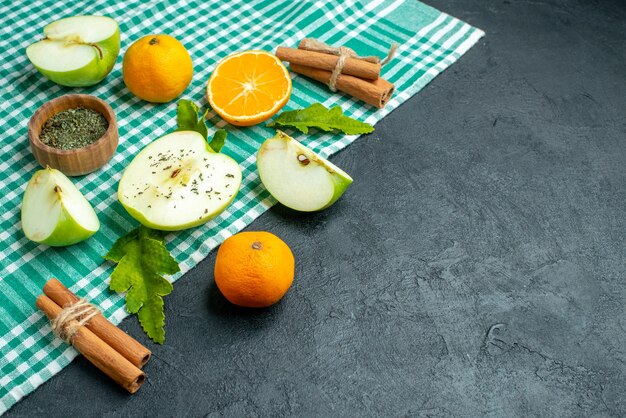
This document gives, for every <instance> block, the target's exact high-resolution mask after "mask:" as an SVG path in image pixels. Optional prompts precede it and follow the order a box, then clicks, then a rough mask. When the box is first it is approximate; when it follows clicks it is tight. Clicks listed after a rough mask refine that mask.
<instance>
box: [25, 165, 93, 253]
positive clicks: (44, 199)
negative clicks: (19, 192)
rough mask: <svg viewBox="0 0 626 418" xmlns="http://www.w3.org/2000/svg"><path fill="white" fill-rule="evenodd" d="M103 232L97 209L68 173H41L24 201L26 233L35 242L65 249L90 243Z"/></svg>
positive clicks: (32, 180) (30, 182)
mask: <svg viewBox="0 0 626 418" xmlns="http://www.w3.org/2000/svg"><path fill="white" fill-rule="evenodd" d="M98 229H100V222H99V221H98V217H97V216H96V212H94V210H93V208H92V207H91V205H90V204H89V202H88V201H87V199H85V197H84V196H83V195H82V194H81V193H80V191H78V189H77V188H76V186H74V183H72V182H71V180H70V179H68V178H67V177H66V176H65V174H63V173H61V172H60V171H58V170H55V169H53V168H46V169H45V170H39V171H37V172H36V173H35V174H34V175H33V177H32V178H31V179H30V181H29V182H28V185H27V186H26V191H25V192H24V198H23V199H22V230H23V231H24V235H26V238H28V239H29V240H31V241H34V242H38V243H40V244H47V245H51V246H65V245H72V244H76V243H77V242H80V241H83V240H86V239H87V238H89V237H90V236H92V235H93V234H95V233H96V232H97V231H98Z"/></svg>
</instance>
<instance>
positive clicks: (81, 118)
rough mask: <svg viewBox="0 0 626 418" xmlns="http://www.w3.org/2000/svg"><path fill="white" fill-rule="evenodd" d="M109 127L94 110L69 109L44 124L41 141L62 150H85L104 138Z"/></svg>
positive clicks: (104, 119)
mask: <svg viewBox="0 0 626 418" xmlns="http://www.w3.org/2000/svg"><path fill="white" fill-rule="evenodd" d="M108 127H109V122H108V121H107V120H106V118H105V117H104V116H102V114H100V113H99V112H97V111H95V110H93V109H86V108H83V107H79V108H77V109H67V110H64V111H62V112H59V113H57V114H56V115H54V116H52V117H51V118H50V119H48V120H47V121H46V123H44V124H43V127H42V129H41V133H40V134H39V139H41V142H43V143H44V144H46V145H49V146H51V147H54V148H58V149H62V150H70V149H77V148H83V147H86V146H87V145H89V144H92V143H94V142H95V141H96V140H98V139H99V138H100V137H102V135H104V133H105V132H106V130H107V128H108Z"/></svg>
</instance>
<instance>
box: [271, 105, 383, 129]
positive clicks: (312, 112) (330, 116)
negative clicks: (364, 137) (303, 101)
mask: <svg viewBox="0 0 626 418" xmlns="http://www.w3.org/2000/svg"><path fill="white" fill-rule="evenodd" d="M267 126H273V127H286V126H290V127H292V128H296V129H297V130H299V131H300V132H302V133H303V134H306V133H309V128H318V129H321V130H323V131H327V132H328V131H332V130H338V131H341V132H343V133H344V134H348V135H356V134H368V133H370V132H373V131H374V127H373V126H372V125H370V124H369V123H365V122H361V121H358V120H356V119H353V118H351V117H349V116H345V115H344V114H343V111H342V110H341V107H339V106H335V107H333V108H331V109H327V108H325V107H324V106H323V105H321V104H320V103H314V104H312V105H311V106H309V107H307V108H305V109H299V110H291V111H288V112H282V113H281V114H280V115H278V117H277V118H276V119H274V121H272V122H270V123H269V124H268V125H267Z"/></svg>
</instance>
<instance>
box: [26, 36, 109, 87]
mask: <svg viewBox="0 0 626 418" xmlns="http://www.w3.org/2000/svg"><path fill="white" fill-rule="evenodd" d="M45 33H46V28H44V34H45ZM40 42H46V40H43V41H40ZM95 45H96V46H97V47H98V49H99V51H98V49H96V48H95V47H94V51H95V52H96V53H95V54H94V58H93V60H91V62H89V63H88V64H87V65H85V66H84V67H82V68H79V69H76V70H73V71H65V72H58V71H50V70H46V69H43V68H41V67H38V66H37V65H35V64H34V62H33V60H32V59H31V58H30V56H29V48H30V46H29V47H27V48H26V55H27V56H28V57H29V60H30V62H31V64H33V66H34V67H35V68H36V69H37V71H39V72H40V73H41V74H42V75H43V76H44V77H46V78H47V79H48V80H50V81H53V82H55V83H57V84H60V85H61V86H66V87H88V86H93V85H95V84H98V83H99V82H101V81H102V80H104V78H105V77H106V76H107V75H108V74H109V73H110V72H111V70H112V69H113V66H114V65H115V61H116V60H117V56H118V55H119V53H120V28H119V26H118V27H117V30H116V31H115V33H114V34H113V35H111V36H109V37H108V38H107V39H105V40H103V41H100V42H97V43H95ZM101 56H102V57H101Z"/></svg>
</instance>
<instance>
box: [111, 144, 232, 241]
mask: <svg viewBox="0 0 626 418" xmlns="http://www.w3.org/2000/svg"><path fill="white" fill-rule="evenodd" d="M183 140H184V141H183ZM181 141H183V142H184V144H183V142H181ZM168 142H170V144H171V145H172V146H174V147H175V148H177V149H178V148H183V149H188V148H185V146H192V147H194V148H196V151H198V152H203V153H207V154H215V155H219V156H220V157H219V158H220V159H222V160H223V161H225V162H227V163H228V164H230V165H231V166H232V168H235V167H236V170H233V172H234V173H235V180H234V182H233V183H232V184H231V185H232V186H233V187H232V188H231V189H230V190H232V195H231V196H230V197H229V198H228V199H224V200H223V201H220V202H221V203H220V205H219V206H216V207H214V208H212V210H211V212H209V213H206V214H203V215H202V216H199V217H198V218H195V219H193V220H191V221H189V222H182V223H177V224H175V225H161V224H157V223H154V222H152V221H150V220H149V219H148V218H147V216H146V214H144V213H142V212H141V211H140V210H138V209H137V208H135V207H133V206H131V204H130V203H132V202H127V198H125V197H124V190H123V185H124V184H125V183H126V177H127V176H128V177H129V178H131V179H132V178H134V177H136V175H137V174H138V173H136V172H134V171H133V170H135V168H136V167H137V164H138V163H137V161H138V160H140V159H142V158H143V157H145V156H146V155H150V154H151V153H154V150H153V149H151V147H153V146H154V145H156V146H161V145H163V144H167V143H168ZM177 144H180V145H177ZM185 144H186V145H185ZM157 151H158V150H157ZM144 154H145V155H144ZM144 161H145V159H144ZM153 161H154V160H153ZM145 171H146V173H144V174H145V176H149V175H148V173H149V172H151V171H152V170H151V169H147V168H146V169H145ZM241 176H242V174H241V169H240V168H239V164H238V163H237V162H236V161H235V160H234V159H233V158H231V157H229V156H227V155H225V154H222V153H216V152H215V151H214V150H213V149H212V148H211V147H210V146H209V144H208V142H207V141H206V139H205V138H203V137H202V135H200V134H199V133H198V132H191V131H175V132H173V133H170V134H167V135H165V136H162V137H161V138H158V139H156V140H154V141H153V142H152V143H150V144H148V145H147V146H146V147H144V148H143V149H142V150H141V151H140V152H139V153H138V154H137V155H136V156H135V158H134V159H133V161H131V163H130V164H129V165H128V166H127V167H126V170H125V171H124V173H123V174H122V178H121V179H120V183H119V186H118V191H117V195H118V200H119V201H120V203H121V204H122V206H123V207H124V209H126V211H127V212H128V214H129V215H130V216H132V217H133V218H134V219H135V220H137V221H138V222H139V223H141V224H142V225H144V226H146V227H148V228H152V229H157V230H160V231H181V230H184V229H190V228H195V227H197V226H200V225H203V224H205V223H207V222H208V221H210V220H211V219H213V218H215V217H216V216H218V215H219V214H220V213H222V212H223V211H224V210H225V209H226V208H227V207H228V206H230V204H231V203H232V202H233V201H234V200H235V198H236V197H237V194H238V192H239V188H240V187H241ZM211 188H212V187H211ZM221 196H225V194H222V195H221ZM151 210H154V209H151Z"/></svg>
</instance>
